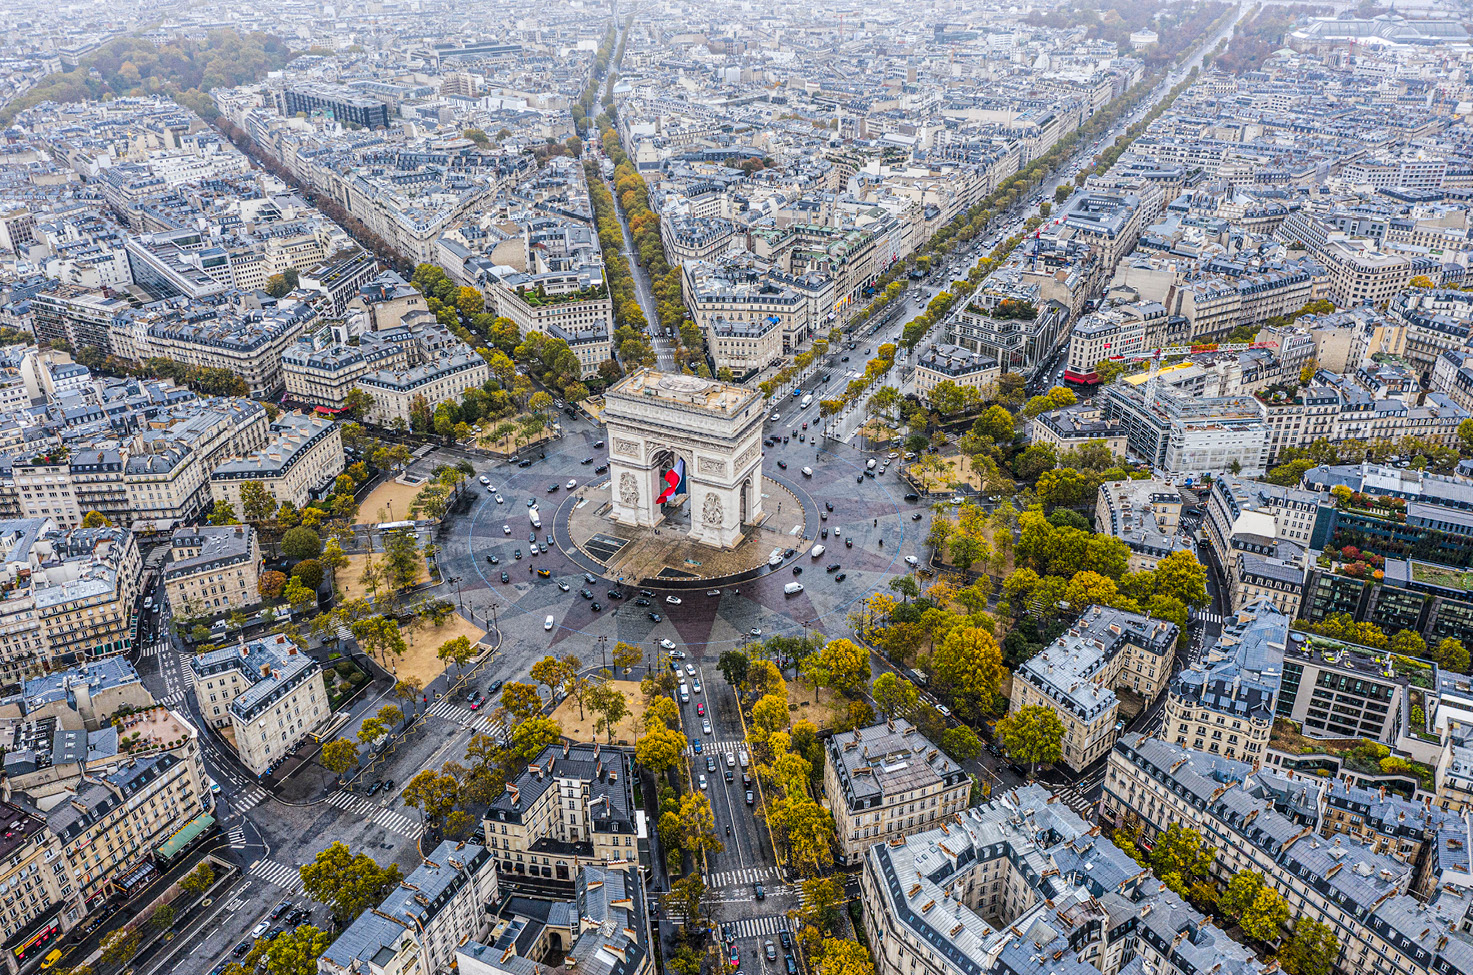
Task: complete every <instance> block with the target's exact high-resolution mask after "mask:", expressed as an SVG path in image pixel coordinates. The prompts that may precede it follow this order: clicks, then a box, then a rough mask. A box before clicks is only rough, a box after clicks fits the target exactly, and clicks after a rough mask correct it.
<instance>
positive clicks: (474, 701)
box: [369, 691, 486, 795]
mask: <svg viewBox="0 0 1473 975" xmlns="http://www.w3.org/2000/svg"><path fill="white" fill-rule="evenodd" d="M485 699H486V698H485V696H484V695H482V694H481V692H480V691H477V692H476V693H474V694H472V695H471V703H470V708H471V710H472V711H477V710H479V709H480V707H481V702H482V701H484V700H485ZM380 786H381V783H379V782H375V783H374V784H373V791H374V792H377V791H378V790H379V788H380ZM372 794H373V793H369V795H372Z"/></svg>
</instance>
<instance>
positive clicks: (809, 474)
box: [803, 467, 813, 477]
mask: <svg viewBox="0 0 1473 975" xmlns="http://www.w3.org/2000/svg"><path fill="white" fill-rule="evenodd" d="M803 476H804V477H812V476H813V468H811V467H805V468H803Z"/></svg>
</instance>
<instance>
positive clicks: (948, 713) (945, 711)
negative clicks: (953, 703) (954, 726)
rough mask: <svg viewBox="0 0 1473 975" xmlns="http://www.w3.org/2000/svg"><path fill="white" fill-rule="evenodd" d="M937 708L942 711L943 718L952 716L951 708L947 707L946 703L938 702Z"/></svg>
mask: <svg viewBox="0 0 1473 975" xmlns="http://www.w3.org/2000/svg"><path fill="white" fill-rule="evenodd" d="M936 710H937V711H940V712H941V716H942V717H943V718H949V717H951V708H949V707H947V706H946V705H944V704H938V705H936Z"/></svg>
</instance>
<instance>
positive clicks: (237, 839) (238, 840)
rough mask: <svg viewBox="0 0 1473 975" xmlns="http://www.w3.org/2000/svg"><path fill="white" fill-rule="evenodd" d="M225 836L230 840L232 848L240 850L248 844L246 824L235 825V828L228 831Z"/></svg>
mask: <svg viewBox="0 0 1473 975" xmlns="http://www.w3.org/2000/svg"><path fill="white" fill-rule="evenodd" d="M225 836H226V838H227V839H229V840H230V847H231V849H234V850H239V849H241V848H242V847H244V846H245V845H246V838H245V827H244V826H237V827H235V828H234V829H232V830H230V832H228V833H226V834H225Z"/></svg>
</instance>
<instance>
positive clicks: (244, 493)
mask: <svg viewBox="0 0 1473 975" xmlns="http://www.w3.org/2000/svg"><path fill="white" fill-rule="evenodd" d="M240 507H241V511H243V512H244V513H245V520H246V521H248V522H250V523H251V524H253V525H260V524H262V523H264V522H266V521H269V520H270V519H271V517H272V516H273V515H275V514H276V509H277V501H276V498H275V496H274V495H272V493H271V492H270V491H268V490H266V485H265V484H264V483H262V482H261V481H246V482H245V483H244V484H242V485H241V486H240Z"/></svg>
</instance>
